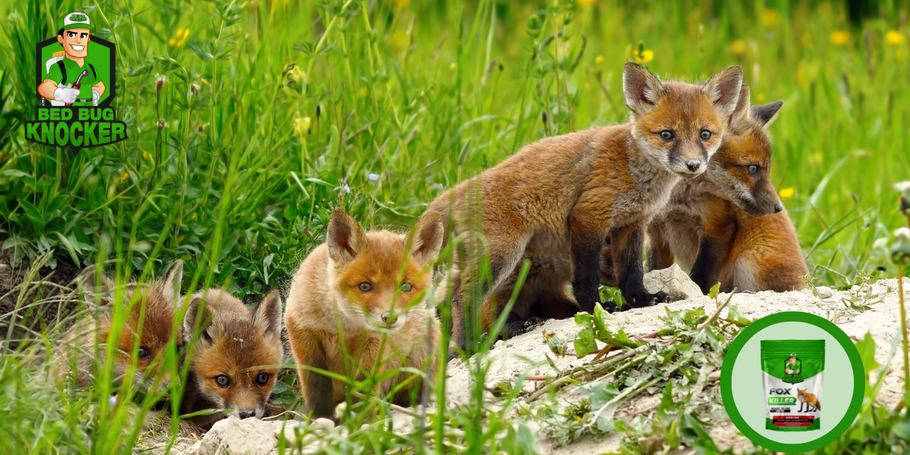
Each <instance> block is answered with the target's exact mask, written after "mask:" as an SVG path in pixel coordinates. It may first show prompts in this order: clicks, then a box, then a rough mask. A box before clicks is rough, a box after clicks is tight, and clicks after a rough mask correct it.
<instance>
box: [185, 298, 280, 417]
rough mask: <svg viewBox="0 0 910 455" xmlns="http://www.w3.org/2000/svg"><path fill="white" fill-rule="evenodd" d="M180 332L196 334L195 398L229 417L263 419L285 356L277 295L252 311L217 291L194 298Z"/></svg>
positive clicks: (265, 299) (236, 300)
mask: <svg viewBox="0 0 910 455" xmlns="http://www.w3.org/2000/svg"><path fill="white" fill-rule="evenodd" d="M196 327H199V329H196ZM184 332H186V333H187V334H198V337H194V338H196V340H197V341H196V346H195V352H194V353H193V357H192V365H191V371H192V372H193V373H195V380H196V381H198V382H197V384H195V386H196V387H197V388H198V390H199V393H200V394H201V395H202V396H203V397H204V398H206V399H208V401H209V402H211V403H213V404H214V407H215V408H218V409H225V410H226V411H227V413H228V414H234V415H238V416H239V417H240V418H247V417H252V416H254V415H255V416H256V417H259V418H261V417H262V416H263V414H264V413H265V405H266V402H268V399H269V396H270V395H271V393H272V388H273V387H274V386H275V376H276V374H277V373H278V366H279V365H280V364H281V361H282V356H283V354H284V353H283V350H282V347H281V338H280V336H281V297H280V296H279V294H278V291H277V290H275V291H271V292H269V293H268V294H267V295H266V296H265V298H264V299H263V300H262V301H261V302H259V304H257V305H256V307H255V308H254V309H252V310H247V309H246V307H244V305H243V303H242V302H241V301H240V300H239V299H237V298H236V297H234V296H232V295H230V294H228V293H227V292H224V291H222V290H219V289H209V290H205V291H202V292H197V293H196V294H194V295H193V297H192V299H191V300H190V303H189V305H188V307H187V312H186V318H185V319H184Z"/></svg>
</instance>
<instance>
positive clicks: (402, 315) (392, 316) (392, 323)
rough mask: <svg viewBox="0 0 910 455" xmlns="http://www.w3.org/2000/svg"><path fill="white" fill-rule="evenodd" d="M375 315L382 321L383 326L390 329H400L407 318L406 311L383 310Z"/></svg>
mask: <svg viewBox="0 0 910 455" xmlns="http://www.w3.org/2000/svg"><path fill="white" fill-rule="evenodd" d="M374 314H375V313H374ZM375 315H376V316H377V317H378V318H379V320H380V321H382V325H383V326H385V327H387V328H389V329H391V330H397V329H400V328H401V326H403V325H404V323H405V321H406V320H407V312H393V311H383V312H381V313H379V314H375Z"/></svg>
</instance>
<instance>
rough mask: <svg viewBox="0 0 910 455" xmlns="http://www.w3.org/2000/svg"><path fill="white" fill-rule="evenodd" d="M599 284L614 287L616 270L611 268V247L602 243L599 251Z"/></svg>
mask: <svg viewBox="0 0 910 455" xmlns="http://www.w3.org/2000/svg"><path fill="white" fill-rule="evenodd" d="M600 284H602V285H604V286H616V270H615V269H614V267H613V246H612V245H610V243H608V242H604V246H603V248H602V249H601V250H600Z"/></svg>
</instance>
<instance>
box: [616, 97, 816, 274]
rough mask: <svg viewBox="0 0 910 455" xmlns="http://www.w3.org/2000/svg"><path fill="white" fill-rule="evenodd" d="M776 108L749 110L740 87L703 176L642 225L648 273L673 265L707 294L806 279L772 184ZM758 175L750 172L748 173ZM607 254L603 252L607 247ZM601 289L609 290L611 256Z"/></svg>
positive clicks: (775, 105)
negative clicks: (772, 133)
mask: <svg viewBox="0 0 910 455" xmlns="http://www.w3.org/2000/svg"><path fill="white" fill-rule="evenodd" d="M781 105H782V103H781V102H780V101H778V102H775V103H771V104H767V105H762V106H755V107H751V106H750V105H749V89H748V87H747V86H745V85H744V86H743V88H742V92H741V96H740V103H739V105H738V106H737V109H736V113H735V114H734V116H733V118H732V120H731V125H730V128H729V130H730V131H729V134H727V136H725V137H724V141H723V144H722V145H721V147H720V149H719V150H718V151H717V153H716V154H715V155H714V157H713V158H712V159H711V162H710V164H709V166H708V171H707V172H706V173H705V174H704V176H702V177H699V178H697V179H693V180H691V181H687V182H681V183H680V184H679V185H677V187H676V188H675V189H674V190H673V194H672V195H671V197H670V202H669V203H668V204H667V206H666V208H665V210H664V211H663V212H662V213H661V214H660V215H658V216H656V217H655V218H654V219H653V220H652V221H651V223H650V225H649V227H648V249H647V250H648V254H647V256H648V269H650V270H657V269H662V268H666V267H669V266H670V265H672V264H673V262H674V259H675V260H678V261H679V262H680V263H681V264H682V265H683V267H685V268H686V269H688V270H690V271H691V276H692V279H693V280H694V281H695V282H696V283H697V284H698V285H699V287H701V289H702V291H703V292H707V291H708V290H709V289H710V288H711V287H712V286H713V285H714V284H716V283H718V282H719V283H720V284H721V286H720V290H721V291H723V292H730V291H732V290H733V289H734V288H736V289H738V290H740V291H762V290H774V291H787V290H799V289H802V288H803V287H804V280H803V278H802V277H803V276H805V275H807V274H808V273H809V271H808V268H807V266H806V262H805V260H804V259H803V256H802V251H801V250H800V247H799V241H798V240H797V237H796V231H795V230H794V228H793V224H792V222H791V221H790V218H789V217H788V216H787V212H786V210H784V208H783V205H782V204H781V203H780V200H779V199H778V197H777V192H776V190H775V189H774V186H773V185H772V184H771V178H770V174H769V170H770V167H771V139H770V137H769V136H768V133H767V131H766V128H767V126H768V125H769V124H770V123H771V122H772V121H773V120H774V118H775V117H776V115H777V112H778V110H779V109H780V107H781ZM750 166H755V167H756V169H757V172H756V173H755V174H751V173H750V172H749V170H748V169H749V167H750ZM607 250H609V248H607ZM606 254H607V253H606V252H605V253H604V255H603V258H602V261H603V262H602V266H603V267H602V268H603V275H602V280H601V282H602V283H603V284H612V285H615V283H616V278H615V277H614V276H612V265H611V264H610V258H609V257H607V256H606Z"/></svg>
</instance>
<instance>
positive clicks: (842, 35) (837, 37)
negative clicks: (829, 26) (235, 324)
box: [831, 30, 850, 46]
mask: <svg viewBox="0 0 910 455" xmlns="http://www.w3.org/2000/svg"><path fill="white" fill-rule="evenodd" d="M831 42H832V43H834V44H837V45H838V46H843V45H845V44H847V43H848V42H850V34H849V33H847V32H845V31H843V30H835V31H833V32H831Z"/></svg>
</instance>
